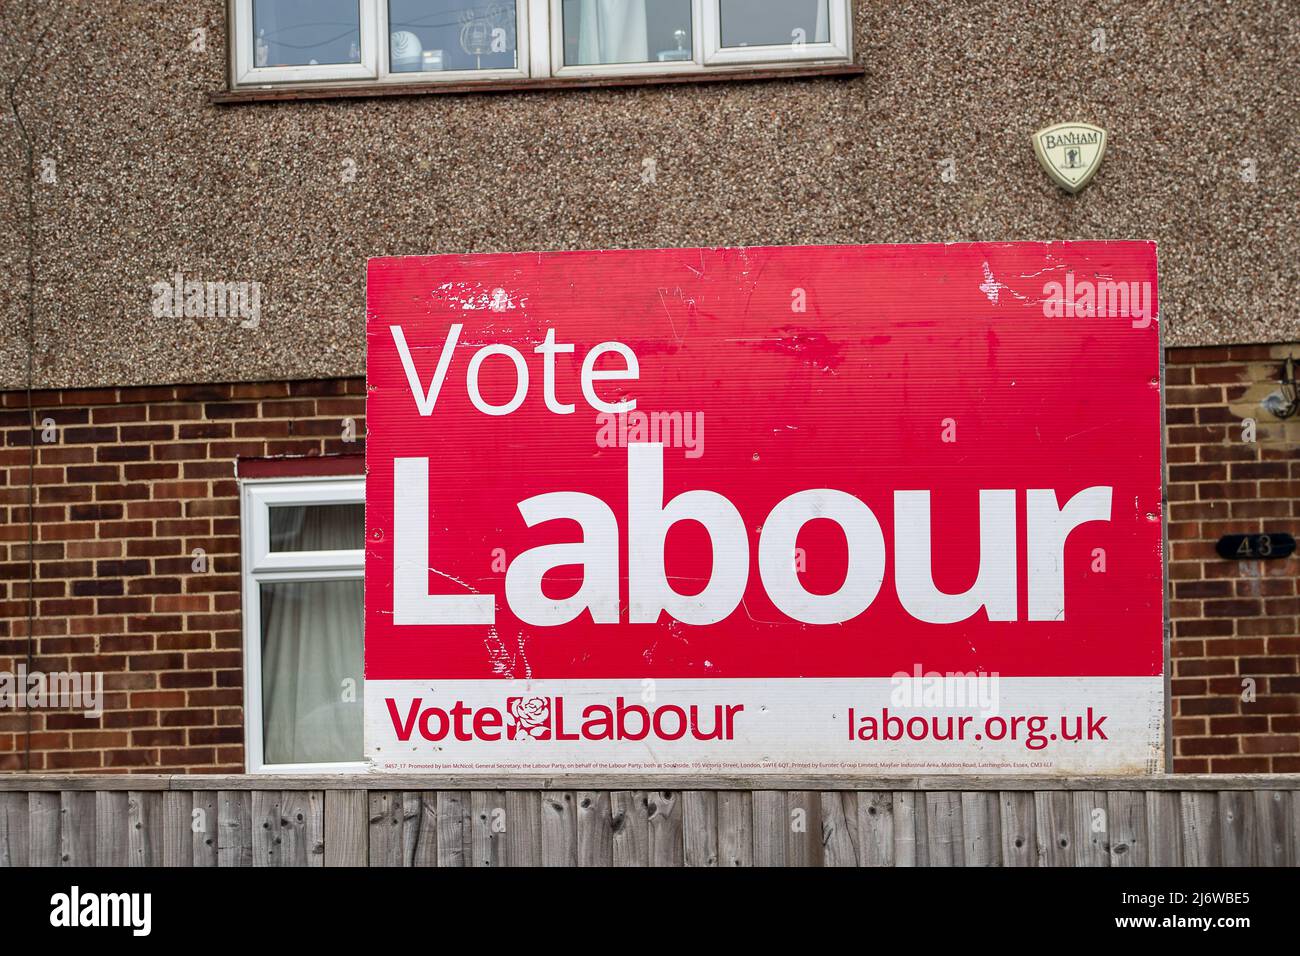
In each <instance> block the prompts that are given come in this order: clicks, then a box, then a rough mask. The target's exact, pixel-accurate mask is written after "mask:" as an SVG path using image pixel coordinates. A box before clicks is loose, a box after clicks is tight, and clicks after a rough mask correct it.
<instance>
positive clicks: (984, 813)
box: [961, 792, 1002, 866]
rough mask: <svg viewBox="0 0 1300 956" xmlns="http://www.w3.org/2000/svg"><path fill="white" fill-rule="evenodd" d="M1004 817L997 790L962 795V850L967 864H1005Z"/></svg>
mask: <svg viewBox="0 0 1300 956" xmlns="http://www.w3.org/2000/svg"><path fill="white" fill-rule="evenodd" d="M1001 817H1002V814H1001V812H1000V811H999V804H998V795H997V794H996V793H969V792H968V793H963V794H962V795H961V836H962V850H963V853H964V856H965V862H966V865H967V866H1001V865H1002V824H1001Z"/></svg>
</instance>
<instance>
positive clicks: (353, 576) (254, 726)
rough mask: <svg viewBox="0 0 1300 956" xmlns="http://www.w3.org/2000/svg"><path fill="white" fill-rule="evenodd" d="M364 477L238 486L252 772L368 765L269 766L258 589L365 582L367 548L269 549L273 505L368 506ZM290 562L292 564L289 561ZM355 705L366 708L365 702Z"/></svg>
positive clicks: (350, 769) (351, 769)
mask: <svg viewBox="0 0 1300 956" xmlns="http://www.w3.org/2000/svg"><path fill="white" fill-rule="evenodd" d="M365 489H366V483H365V479H364V478H357V477H354V476H351V475H347V476H338V477H335V476H330V477H320V478H259V479H242V480H241V481H240V497H241V499H242V501H241V504H242V507H241V508H240V532H241V541H242V560H243V567H242V573H241V578H242V581H241V584H242V591H243V622H244V761H245V766H246V767H247V768H248V772H249V773H262V774H267V773H280V774H293V773H364V772H366V771H367V770H368V769H369V767H368V766H367V765H366V763H365V761H345V762H338V763H310V764H309V763H293V764H268V763H266V761H265V759H264V753H263V748H262V738H263V726H262V607H261V588H260V585H262V584H267V583H272V582H277V581H335V580H363V579H364V576H365V549H364V548H361V549H357V550H355V551H296V552H281V553H275V552H272V551H271V550H270V533H271V530H270V508H271V506H272V505H290V504H296V505H323V504H357V503H362V504H364V502H365V496H366V491H365ZM286 559H288V560H286ZM357 706H358V707H360V706H363V704H362V702H361V701H358V702H357Z"/></svg>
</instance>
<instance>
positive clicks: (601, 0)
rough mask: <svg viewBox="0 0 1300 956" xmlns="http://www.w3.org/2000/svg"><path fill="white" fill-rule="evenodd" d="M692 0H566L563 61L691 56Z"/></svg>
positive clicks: (665, 59) (650, 60)
mask: <svg viewBox="0 0 1300 956" xmlns="http://www.w3.org/2000/svg"><path fill="white" fill-rule="evenodd" d="M693 58H694V54H693V53H692V50H691V0H564V64H565V66H589V65H591V64H597V63H672V62H676V61H681V60H688V61H689V60H691V59H693Z"/></svg>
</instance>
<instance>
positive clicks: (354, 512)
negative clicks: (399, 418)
mask: <svg viewBox="0 0 1300 956" xmlns="http://www.w3.org/2000/svg"><path fill="white" fill-rule="evenodd" d="M241 493H242V504H243V507H242V509H241V524H242V532H243V597H244V600H243V611H244V613H243V618H244V747H245V755H246V763H247V767H248V771H249V772H250V773H303V772H317V773H320V772H327V773H337V772H350V771H362V770H364V769H365V763H364V754H363V750H362V738H361V734H362V716H361V715H362V701H363V698H364V650H363V640H362V635H363V624H362V621H363V605H362V579H363V571H364V565H365V481H364V479H361V478H355V477H346V478H337V477H330V478H306V479H303V478H295V479H259V480H244V481H243V482H242V483H241Z"/></svg>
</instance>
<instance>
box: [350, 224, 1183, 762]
mask: <svg viewBox="0 0 1300 956" xmlns="http://www.w3.org/2000/svg"><path fill="white" fill-rule="evenodd" d="M368 299H369V301H368V319H367V322H368V325H367V339H368V376H369V382H368V400H367V424H368V428H369V435H368V439H367V446H366V453H367V455H366V456H367V492H366V524H367V552H366V587H365V593H366V597H365V601H366V610H365V619H366V638H365V655H366V689H365V721H366V751H367V756H368V758H369V759H370V761H371V762H372V764H373V766H374V768H375V769H377V770H390V771H406V772H409V771H415V770H442V771H453V770H467V769H477V770H487V771H493V772H499V771H509V770H520V771H535V772H563V771H566V770H568V771H574V772H583V773H592V772H599V771H602V770H608V771H611V772H616V771H621V772H626V771H629V770H647V771H652V770H672V771H692V770H699V771H714V772H716V771H738V772H746V773H754V772H765V771H776V772H790V771H791V770H812V771H820V772H831V773H834V772H843V773H858V774H860V773H872V772H879V773H882V774H897V773H899V772H923V773H935V772H949V771H950V772H972V771H978V772H981V773H986V772H997V771H1007V772H1022V773H1023V772H1057V773H1132V772H1142V771H1146V770H1155V769H1159V768H1160V767H1161V762H1162V759H1163V749H1162V738H1163V726H1162V724H1163V707H1164V705H1163V681H1162V667H1163V659H1164V655H1163V639H1162V631H1163V628H1162V608H1163V602H1162V595H1163V587H1164V584H1163V559H1162V553H1161V541H1162V534H1161V521H1162V514H1161V508H1162V500H1161V499H1162V496H1161V424H1160V347H1159V341H1160V336H1159V318H1158V303H1157V297H1156V256H1155V247H1154V246H1153V245H1151V244H1149V243H1138V242H1077V243H1053V244H1042V243H1009V244H984V245H978V244H972V245H946V246H940V245H910V246H908V245H897V246H833V247H773V248H749V249H661V250H650V251H617V252H572V253H543V254H503V255H465V256H431V257H418V258H417V257H412V258H394V259H375V260H372V261H371V262H370V264H369V277H368Z"/></svg>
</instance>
